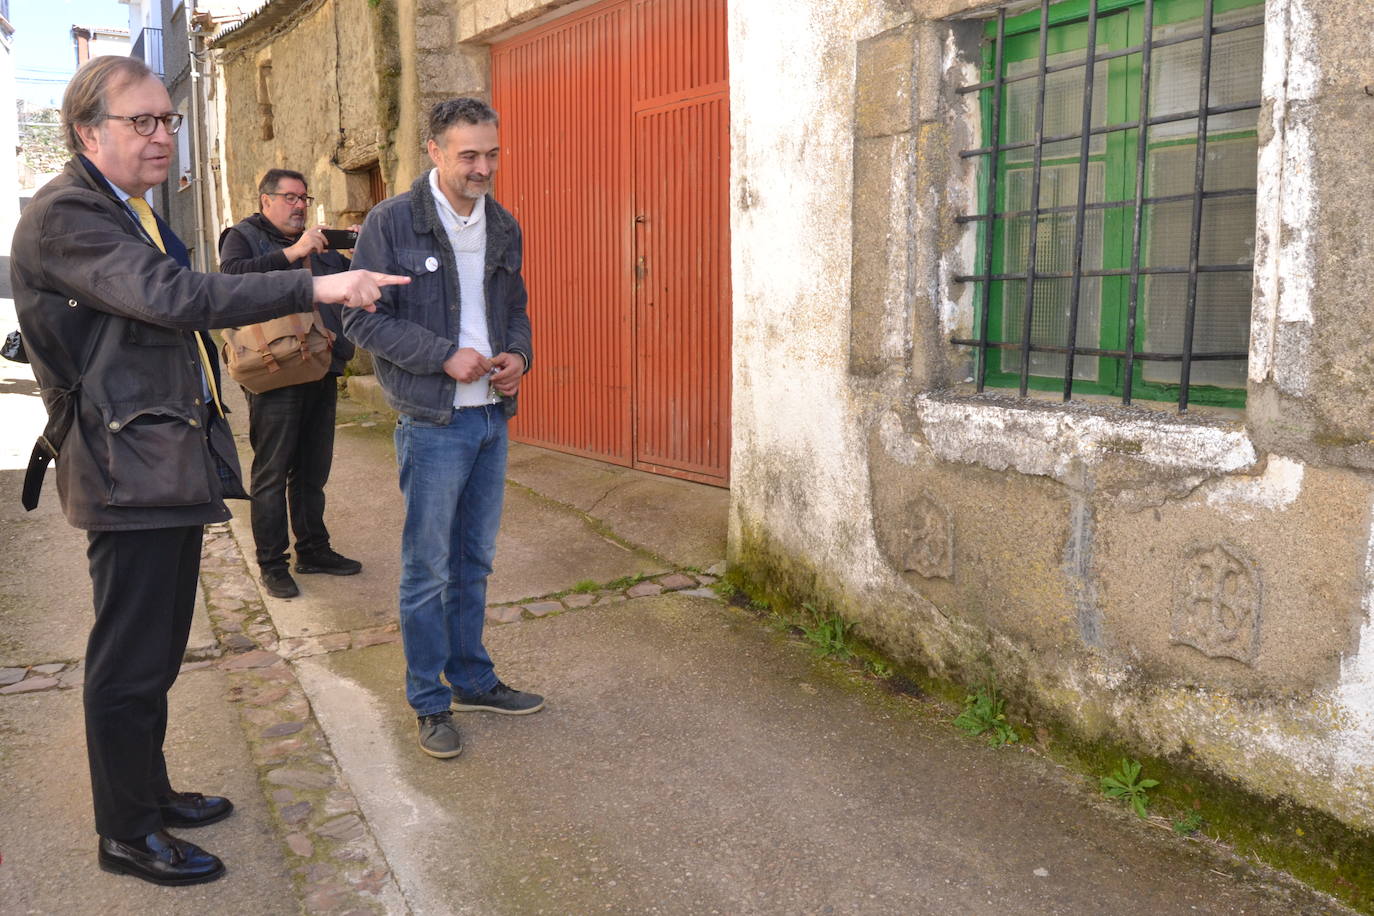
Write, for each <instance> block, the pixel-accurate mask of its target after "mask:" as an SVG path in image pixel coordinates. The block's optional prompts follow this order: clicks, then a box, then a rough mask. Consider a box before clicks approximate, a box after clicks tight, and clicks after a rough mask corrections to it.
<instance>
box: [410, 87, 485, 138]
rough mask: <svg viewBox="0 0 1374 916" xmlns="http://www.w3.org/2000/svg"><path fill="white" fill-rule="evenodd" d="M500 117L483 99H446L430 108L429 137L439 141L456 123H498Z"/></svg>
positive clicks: (465, 97)
mask: <svg viewBox="0 0 1374 916" xmlns="http://www.w3.org/2000/svg"><path fill="white" fill-rule="evenodd" d="M500 123H501V119H500V117H498V116H497V114H496V112H495V111H493V110H492V107H491V106H490V105H488V104H487V103H486V102H484V101H482V100H481V99H474V98H469V97H467V96H464V97H462V98H457V99H445V100H444V101H442V102H438V103H436V104H435V106H434V107H433V108H431V109H430V110H429V136H428V138H427V139H430V140H433V141H434V142H435V143H438V142H439V138H440V137H442V136H443V135H444V132H445V131H446V130H448V129H449V128H450V127H452V126H453V125H455V124H497V125H499V124H500Z"/></svg>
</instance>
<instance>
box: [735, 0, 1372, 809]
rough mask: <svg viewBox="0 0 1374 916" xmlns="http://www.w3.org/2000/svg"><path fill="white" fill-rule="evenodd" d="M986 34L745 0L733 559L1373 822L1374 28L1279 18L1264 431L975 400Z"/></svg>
mask: <svg viewBox="0 0 1374 916" xmlns="http://www.w3.org/2000/svg"><path fill="white" fill-rule="evenodd" d="M995 10H996V5H995V4H989V3H979V2H972V0H965V2H960V0H912V2H909V3H898V2H884V0H748V2H745V0H736V2H733V3H732V4H731V11H730V12H731V20H730V30H731V31H730V47H731V58H730V61H731V71H732V72H731V84H732V88H731V108H732V117H733V123H732V126H731V136H732V142H733V147H734V151H733V158H732V172H733V176H732V182H733V185H732V195H733V200H734V209H733V216H732V232H733V233H734V236H733V237H734V278H733V282H734V289H735V303H734V309H735V316H736V317H735V322H736V327H735V338H734V348H735V349H734V354H735V392H734V405H735V414H734V430H735V441H734V452H733V461H732V465H733V468H734V479H733V487H732V489H733V506H732V519H731V525H732V529H731V550H732V562H733V563H735V564H736V565H737V566H738V567H739V568H740V569H742V570H744V571H745V572H746V573H748V574H750V575H751V576H754V577H756V578H757V579H759V580H762V581H767V582H769V583H771V584H773V585H774V586H776V587H778V588H780V589H781V590H784V591H790V592H792V593H793V594H795V595H797V596H799V597H806V598H808V599H810V600H812V601H821V602H822V603H825V602H829V603H830V604H832V605H833V606H835V607H836V608H838V609H841V610H842V611H843V612H844V613H846V614H847V615H849V616H851V617H852V618H853V619H855V620H856V621H857V622H858V625H859V630H860V632H861V634H862V635H863V636H864V637H865V638H867V639H869V640H871V641H873V642H874V643H876V644H878V645H879V646H881V647H883V648H884V649H886V650H887V651H888V652H890V653H892V654H893V655H894V656H895V657H896V658H898V659H899V660H900V661H902V662H905V663H909V664H912V665H917V666H921V667H924V668H926V669H928V670H930V671H932V672H934V673H935V674H937V675H940V676H942V677H946V678H951V679H954V680H957V681H963V682H965V683H974V682H978V681H981V680H983V679H984V678H985V677H988V676H989V675H992V676H995V677H996V679H997V680H998V682H999V683H1000V684H1002V685H1003V686H1004V688H1005V689H1006V690H1007V691H1008V692H1009V693H1011V694H1012V695H1013V697H1014V698H1015V702H1016V704H1017V706H1018V709H1019V711H1020V712H1021V713H1022V714H1023V715H1024V716H1026V717H1028V718H1030V719H1031V720H1032V721H1044V722H1053V723H1057V724H1063V725H1066V726H1067V727H1068V728H1069V729H1070V730H1071V731H1073V732H1074V733H1076V734H1077V735H1079V736H1080V737H1083V738H1086V739H1089V740H1101V741H1104V742H1108V743H1120V744H1124V745H1126V746H1128V747H1131V748H1133V749H1135V750H1137V751H1138V752H1139V753H1141V754H1143V755H1146V754H1147V755H1155V756H1159V757H1168V758H1173V759H1186V760H1188V761H1191V762H1193V763H1196V764H1198V765H1200V766H1201V767H1203V768H1204V769H1206V770H1208V771H1209V772H1211V773H1213V774H1214V775H1216V776H1219V777H1222V778H1223V779H1226V780H1230V781H1233V782H1234V783H1235V784H1236V785H1238V786H1240V787H1242V788H1243V789H1245V790H1246V791H1249V792H1253V793H1255V794H1257V795H1260V796H1263V797H1268V798H1286V799H1294V800H1297V801H1298V802H1299V803H1300V804H1302V805H1304V806H1307V807H1310V808H1314V809H1318V810H1320V811H1323V812H1326V813H1328V814H1330V815H1332V816H1334V817H1336V818H1338V819H1339V820H1340V821H1342V822H1343V823H1345V824H1347V825H1349V826H1352V827H1355V828H1358V829H1363V830H1370V829H1374V768H1371V761H1374V626H1371V624H1370V622H1369V611H1370V606H1371V598H1370V595H1371V591H1372V590H1374V584H1372V583H1374V572H1372V571H1371V566H1374V561H1371V557H1374V529H1371V520H1372V515H1371V511H1370V510H1371V506H1374V487H1372V486H1371V484H1372V483H1374V479H1371V477H1370V475H1369V473H1368V472H1369V469H1370V468H1371V459H1374V450H1372V449H1374V445H1371V443H1374V398H1372V397H1370V396H1369V393H1368V387H1367V381H1366V380H1367V379H1368V378H1370V377H1371V371H1370V370H1371V368H1374V366H1372V365H1371V359H1374V350H1371V348H1370V344H1369V341H1370V340H1371V339H1374V333H1372V332H1371V328H1370V324H1371V322H1374V308H1371V303H1370V299H1369V295H1368V290H1369V289H1370V288H1374V256H1371V255H1370V254H1368V252H1367V248H1366V246H1363V245H1362V244H1360V243H1359V239H1361V238H1365V237H1369V235H1370V233H1371V231H1374V214H1371V212H1370V208H1369V207H1368V206H1366V205H1365V204H1364V200H1365V198H1366V197H1367V195H1365V194H1362V193H1361V191H1360V185H1359V183H1360V182H1362V181H1365V180H1366V179H1367V177H1368V168H1367V164H1366V163H1365V162H1364V160H1363V158H1362V155H1361V153H1360V152H1359V148H1360V147H1361V145H1365V146H1367V136H1362V132H1361V129H1360V128H1358V127H1357V126H1356V125H1357V124H1360V123H1364V122H1367V121H1368V119H1369V118H1370V117H1371V116H1374V98H1370V97H1369V96H1368V95H1367V94H1365V93H1364V92H1363V91H1362V87H1363V86H1365V85H1367V84H1370V83H1374V63H1371V59H1370V58H1369V56H1368V54H1367V52H1366V51H1365V50H1364V49H1363V48H1362V47H1361V42H1360V40H1359V39H1358V38H1357V37H1356V36H1362V35H1367V34H1368V33H1369V31H1370V29H1371V28H1374V8H1371V7H1369V5H1368V4H1365V3H1361V2H1358V0H1336V2H1332V3H1321V4H1318V3H1315V2H1313V0H1268V2H1267V3H1266V5H1265V14H1266V29H1265V33H1266V37H1265V60H1264V70H1265V73H1264V95H1265V98H1264V108H1263V111H1262V112H1261V114H1260V124H1261V126H1260V141H1259V142H1260V166H1259V185H1260V191H1259V195H1258V197H1259V206H1258V213H1257V224H1258V239H1257V251H1256V269H1255V277H1256V279H1255V290H1254V300H1253V301H1254V308H1253V312H1254V317H1253V321H1252V334H1251V337H1252V340H1251V346H1250V361H1249V376H1250V381H1249V388H1248V392H1247V397H1248V400H1247V406H1246V407H1245V408H1244V409H1241V410H1223V409H1208V408H1193V409H1190V410H1189V411H1188V412H1187V413H1186V414H1184V415H1180V414H1179V412H1178V410H1177V408H1176V406H1172V405H1168V404H1150V403H1146V402H1137V404H1136V406H1132V407H1122V406H1121V405H1120V402H1119V400H1108V399H1103V398H1093V397H1081V398H1078V397H1076V399H1075V400H1074V401H1073V402H1071V403H1068V404H1064V403H1061V402H1060V401H1059V399H1058V396H1057V395H1056V396H1055V397H1053V398H1048V397H1036V396H1032V397H1028V398H1024V399H1022V398H1017V397H1016V396H1015V395H1016V392H1015V391H1010V392H1008V391H993V390H991V389H990V390H989V391H988V392H986V393H984V394H982V395H978V394H976V393H975V392H974V390H973V386H972V385H971V384H969V382H970V381H971V377H972V364H971V357H970V352H969V348H965V347H957V346H954V345H951V344H950V343H949V340H950V338H951V337H955V336H968V335H969V334H970V333H971V331H972V328H973V307H974V306H973V297H972V293H971V289H969V288H968V287H966V286H965V285H963V284H959V283H957V282H955V281H954V279H953V278H954V277H955V276H957V275H959V274H971V273H974V272H975V264H974V252H975V250H976V246H975V244H974V237H973V235H972V232H973V230H971V229H968V228H966V227H964V226H961V225H959V224H958V223H956V217H957V216H958V215H960V214H962V213H968V212H973V211H974V210H975V209H976V205H975V202H976V194H977V187H976V184H975V176H974V171H973V167H972V166H971V165H970V164H969V162H968V161H961V160H960V159H959V157H958V151H959V150H960V149H964V148H970V147H976V146H978V145H979V143H978V142H977V141H978V139H979V132H980V130H981V125H980V119H979V116H978V113H977V111H976V108H975V107H974V104H975V103H973V102H972V101H971V99H972V97H966V96H960V95H958V94H956V93H955V92H954V89H955V88H956V87H957V86H960V85H968V84H971V83H973V82H976V81H977V80H978V79H979V76H978V63H979V61H980V56H979V54H980V52H979V46H978V43H979V38H980V36H981V33H982V22H981V21H980V20H981V19H983V18H985V17H987V16H989V15H993V14H994V13H995ZM1366 133H1367V132H1366ZM798 265H804V269H799V268H798Z"/></svg>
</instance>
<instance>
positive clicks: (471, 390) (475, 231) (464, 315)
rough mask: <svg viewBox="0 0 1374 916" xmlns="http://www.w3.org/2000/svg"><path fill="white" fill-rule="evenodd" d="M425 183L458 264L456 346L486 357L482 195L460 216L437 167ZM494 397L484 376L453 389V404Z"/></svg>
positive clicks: (485, 401)
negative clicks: (446, 193) (443, 185)
mask: <svg viewBox="0 0 1374 916" xmlns="http://www.w3.org/2000/svg"><path fill="white" fill-rule="evenodd" d="M429 187H430V190H431V191H433V192H434V203H435V206H436V207H437V209H438V211H439V222H440V223H442V224H443V227H444V232H445V233H446V234H447V235H448V241H449V244H450V245H452V246H453V257H454V260H455V262H456V264H457V267H458V346H459V347H471V348H472V349H474V350H476V351H477V352H478V353H481V354H482V355H483V356H485V357H487V358H488V359H490V358H491V357H492V356H494V355H495V354H494V353H492V349H491V334H490V332H489V331H488V329H487V300H486V293H485V292H484V290H483V288H482V287H483V279H484V275H485V271H486V264H487V220H486V213H487V199H486V196H485V195H483V196H482V197H479V198H478V199H477V200H475V201H473V202H472V212H471V213H470V214H468V215H467V216H463V215H461V214H459V213H458V212H457V211H456V210H454V209H453V207H452V206H451V205H450V204H449V202H448V198H446V197H444V192H443V191H442V190H441V189H440V188H439V170H438V169H430V170H429ZM497 400H499V398H497V397H496V395H495V394H494V393H493V392H492V388H491V380H490V379H488V378H481V379H478V380H477V381H475V382H459V383H458V385H457V388H456V390H455V391H454V392H453V406H454V407H475V406H477V405H480V404H492V403H495V402H496V401H497Z"/></svg>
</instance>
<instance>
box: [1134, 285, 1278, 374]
mask: <svg viewBox="0 0 1374 916" xmlns="http://www.w3.org/2000/svg"><path fill="white" fill-rule="evenodd" d="M1251 284H1252V278H1251V274H1250V273H1249V272H1245V273H1234V274H1230V273H1227V274H1201V275H1199V277H1198V309H1197V317H1196V320H1195V323H1194V327H1193V352H1194V353H1214V352H1220V351H1224V350H1232V351H1237V352H1241V353H1244V352H1245V351H1246V350H1248V349H1249V347H1250V295H1251ZM1142 289H1143V297H1142V302H1141V306H1142V310H1143V315H1144V321H1143V324H1144V326H1145V341H1144V347H1145V349H1146V350H1149V351H1154V352H1167V353H1179V352H1182V350H1183V324H1184V319H1185V318H1186V308H1187V301H1188V278H1187V277H1186V276H1162V277H1161V276H1152V277H1147V278H1145V283H1144V284H1143V285H1142ZM1141 365H1142V366H1143V370H1142V371H1143V372H1144V375H1145V379H1146V381H1150V382H1157V383H1161V384H1174V385H1176V384H1178V381H1179V378H1180V373H1181V372H1182V366H1181V365H1180V364H1179V363H1158V362H1144V363H1142V364H1141ZM1245 365H1246V364H1245V360H1244V359H1239V360H1226V361H1199V362H1194V363H1193V364H1192V368H1191V370H1190V374H1189V383H1190V384H1193V385H1221V386H1225V387H1228V388H1243V387H1245Z"/></svg>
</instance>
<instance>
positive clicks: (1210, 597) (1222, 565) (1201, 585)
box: [1170, 544, 1261, 665]
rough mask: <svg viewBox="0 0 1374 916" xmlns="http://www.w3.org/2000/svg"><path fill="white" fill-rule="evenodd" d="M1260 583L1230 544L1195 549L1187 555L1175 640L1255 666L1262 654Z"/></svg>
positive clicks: (1218, 656) (1191, 548) (1187, 551)
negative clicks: (1260, 650) (1260, 652)
mask: <svg viewBox="0 0 1374 916" xmlns="http://www.w3.org/2000/svg"><path fill="white" fill-rule="evenodd" d="M1260 605H1261V601H1260V579H1259V575H1258V574H1257V573H1256V572H1255V567H1254V564H1252V563H1251V562H1250V561H1249V560H1247V559H1246V558H1245V557H1244V555H1242V554H1241V552H1240V551H1238V550H1237V549H1236V548H1235V547H1232V546H1231V545H1229V544H1207V545H1196V544H1195V545H1192V546H1190V547H1189V548H1188V549H1187V550H1186V551H1184V555H1183V569H1182V572H1181V573H1180V577H1179V594H1178V601H1177V603H1176V604H1175V606H1174V619H1173V628H1172V632H1171V633H1170V639H1171V640H1172V641H1173V642H1176V643H1181V644H1183V645H1185V646H1192V647H1193V648H1194V649H1197V650H1198V651H1199V652H1201V653H1202V654H1204V655H1206V656H1207V657H1208V658H1234V659H1235V660H1236V661H1239V662H1244V663H1245V664H1247V665H1254V663H1255V660H1256V659H1257V658H1258V657H1259V649H1260Z"/></svg>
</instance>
